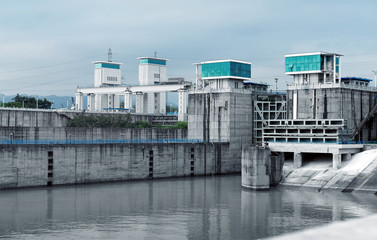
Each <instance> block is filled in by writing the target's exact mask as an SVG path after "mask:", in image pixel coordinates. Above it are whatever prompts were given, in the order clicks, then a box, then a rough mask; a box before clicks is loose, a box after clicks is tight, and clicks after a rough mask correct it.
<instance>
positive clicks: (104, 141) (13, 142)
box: [0, 139, 229, 145]
mask: <svg viewBox="0 0 377 240" xmlns="http://www.w3.org/2000/svg"><path fill="white" fill-rule="evenodd" d="M207 142H209V143H226V142H229V141H228V140H223V139H209V140H208V141H207ZM112 143H118V144H122V143H123V144H128V143H204V141H203V140H202V139H3V140H0V145H44V144H45V145H46V144H47V145H57V144H112Z"/></svg>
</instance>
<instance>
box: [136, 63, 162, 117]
mask: <svg viewBox="0 0 377 240" xmlns="http://www.w3.org/2000/svg"><path fill="white" fill-rule="evenodd" d="M138 59H139V60H140V63H139V84H140V85H142V86H145V85H160V84H165V83H166V82H167V77H166V62H167V61H168V60H167V59H163V58H156V57H139V58H138ZM139 94H141V93H139ZM142 96H143V101H142V102H143V112H144V113H150V114H158V113H160V114H165V113H166V92H149V93H143V94H142ZM140 97H141V95H140Z"/></svg>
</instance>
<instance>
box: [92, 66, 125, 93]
mask: <svg viewBox="0 0 377 240" xmlns="http://www.w3.org/2000/svg"><path fill="white" fill-rule="evenodd" d="M93 64H94V87H101V86H106V85H107V86H119V85H121V81H122V72H121V70H120V65H122V64H121V63H116V62H109V61H96V62H93Z"/></svg>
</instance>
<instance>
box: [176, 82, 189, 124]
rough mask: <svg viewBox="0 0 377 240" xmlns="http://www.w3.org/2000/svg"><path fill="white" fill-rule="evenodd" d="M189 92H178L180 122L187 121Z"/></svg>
mask: <svg viewBox="0 0 377 240" xmlns="http://www.w3.org/2000/svg"><path fill="white" fill-rule="evenodd" d="M186 97H187V91H186V90H182V89H180V90H178V121H187V103H186Z"/></svg>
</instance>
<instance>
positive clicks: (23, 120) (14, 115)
mask: <svg viewBox="0 0 377 240" xmlns="http://www.w3.org/2000/svg"><path fill="white" fill-rule="evenodd" d="M80 114H86V115H89V114H96V115H125V113H109V112H78V111H69V110H67V111H60V110H40V109H39V110H38V109H13V108H12V109H10V108H0V127H65V126H67V123H68V121H69V120H70V119H72V118H74V117H75V116H78V115H80ZM131 118H132V120H133V121H145V122H152V119H153V115H142V114H131Z"/></svg>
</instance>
